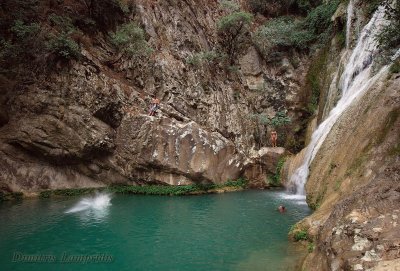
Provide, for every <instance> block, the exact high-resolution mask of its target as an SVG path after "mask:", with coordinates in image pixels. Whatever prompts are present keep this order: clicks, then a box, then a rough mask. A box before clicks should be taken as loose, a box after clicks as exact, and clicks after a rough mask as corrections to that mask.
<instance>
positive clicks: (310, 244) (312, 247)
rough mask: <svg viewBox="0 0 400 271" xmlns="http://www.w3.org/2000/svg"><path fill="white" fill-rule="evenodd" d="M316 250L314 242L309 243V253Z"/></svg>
mask: <svg viewBox="0 0 400 271" xmlns="http://www.w3.org/2000/svg"><path fill="white" fill-rule="evenodd" d="M314 248H315V246H314V243H313V242H310V243H308V245H307V251H308V253H312V252H313V251H314Z"/></svg>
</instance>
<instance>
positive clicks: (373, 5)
mask: <svg viewBox="0 0 400 271" xmlns="http://www.w3.org/2000/svg"><path fill="white" fill-rule="evenodd" d="M364 1H365V2H366V4H367V6H366V8H365V13H366V15H367V17H371V16H372V15H373V14H374V12H375V11H376V10H377V9H378V7H379V5H380V4H382V2H383V0H364Z"/></svg>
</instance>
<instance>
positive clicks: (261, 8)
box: [247, 0, 321, 17]
mask: <svg viewBox="0 0 400 271" xmlns="http://www.w3.org/2000/svg"><path fill="white" fill-rule="evenodd" d="M320 3H321V1H320V0H247V4H248V5H249V7H250V10H251V11H252V12H254V13H257V12H258V13H260V14H263V15H266V16H273V17H275V16H280V15H283V14H288V13H293V14H297V13H299V14H307V13H308V12H309V11H310V10H311V9H312V8H314V7H316V6H317V5H318V4H320Z"/></svg>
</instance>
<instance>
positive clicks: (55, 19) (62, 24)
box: [48, 13, 75, 32]
mask: <svg viewBox="0 0 400 271" xmlns="http://www.w3.org/2000/svg"><path fill="white" fill-rule="evenodd" d="M48 19H49V21H50V23H51V24H52V25H53V26H55V27H57V28H58V29H59V30H61V31H65V32H73V31H75V26H74V25H73V24H72V20H71V18H70V17H66V16H58V15H56V14H54V13H52V14H50V15H49V17H48Z"/></svg>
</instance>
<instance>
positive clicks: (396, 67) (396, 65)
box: [389, 60, 400, 73]
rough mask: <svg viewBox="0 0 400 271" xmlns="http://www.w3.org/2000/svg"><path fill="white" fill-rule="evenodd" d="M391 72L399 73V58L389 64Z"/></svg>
mask: <svg viewBox="0 0 400 271" xmlns="http://www.w3.org/2000/svg"><path fill="white" fill-rule="evenodd" d="M389 71H390V72H391V73H399V72H400V60H397V61H395V62H394V63H393V64H392V65H391V66H390V70H389Z"/></svg>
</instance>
